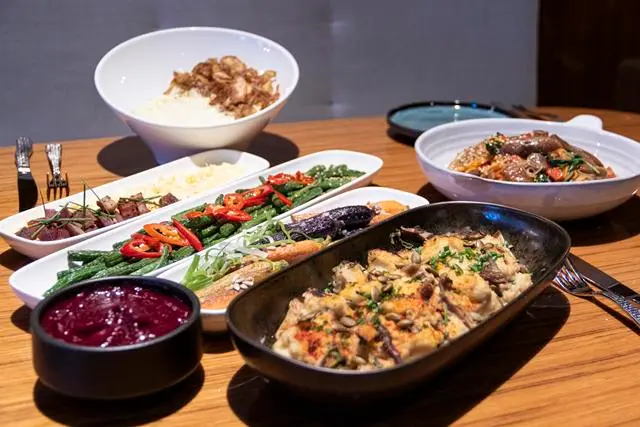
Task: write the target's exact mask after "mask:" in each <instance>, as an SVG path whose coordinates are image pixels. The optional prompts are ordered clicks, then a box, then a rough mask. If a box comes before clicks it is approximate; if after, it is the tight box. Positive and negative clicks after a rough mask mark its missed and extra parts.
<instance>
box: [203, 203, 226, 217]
mask: <svg viewBox="0 0 640 427" xmlns="http://www.w3.org/2000/svg"><path fill="white" fill-rule="evenodd" d="M228 210H229V208H228V207H226V206H220V205H207V207H206V208H205V209H204V214H205V215H208V216H212V217H216V216H218V215H220V214H221V213H224V212H227V211H228Z"/></svg>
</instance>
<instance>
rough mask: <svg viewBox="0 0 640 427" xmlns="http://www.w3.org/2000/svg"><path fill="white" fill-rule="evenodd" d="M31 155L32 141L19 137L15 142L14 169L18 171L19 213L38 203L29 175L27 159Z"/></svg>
mask: <svg viewBox="0 0 640 427" xmlns="http://www.w3.org/2000/svg"><path fill="white" fill-rule="evenodd" d="M32 153H33V141H31V139H29V138H27V137H24V136H21V137H20V138H18V139H17V140H16V168H17V169H18V204H19V205H18V208H19V210H20V212H22V211H24V210H27V209H31V208H32V207H34V206H35V205H36V202H37V201H38V186H37V185H36V182H35V181H34V179H33V175H31V166H30V163H29V159H30V157H31V154H32Z"/></svg>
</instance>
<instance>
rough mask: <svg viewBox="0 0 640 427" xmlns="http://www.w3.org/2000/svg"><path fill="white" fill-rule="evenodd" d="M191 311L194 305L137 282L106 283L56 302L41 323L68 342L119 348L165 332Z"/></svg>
mask: <svg viewBox="0 0 640 427" xmlns="http://www.w3.org/2000/svg"><path fill="white" fill-rule="evenodd" d="M190 314H191V308H190V307H189V306H188V305H187V304H185V303H184V302H183V301H182V300H181V299H180V298H178V297H176V296H173V295H169V294H165V293H162V292H159V291H156V290H154V289H149V288H145V287H140V286H134V285H127V284H124V285H120V286H113V285H104V286H98V287H94V288H92V289H89V290H86V291H82V292H79V293H78V294H76V295H73V296H71V297H68V298H66V299H61V300H59V301H57V302H55V303H54V304H53V305H52V306H51V307H49V308H48V309H47V311H46V312H45V313H44V314H43V316H42V318H41V320H40V323H41V324H42V327H43V328H44V330H45V331H46V332H47V333H48V334H50V335H51V336H53V337H54V338H58V339H60V340H63V341H66V342H68V343H72V344H78V345H85V346H92V347H116V346H121V345H128V344H135V343H140V342H144V341H149V340H152V339H154V338H158V337H161V336H163V335H166V334H168V333H169V332H171V331H173V330H174V329H176V328H177V327H178V326H180V325H182V324H183V323H185V322H186V321H187V319H188V318H189V315H190Z"/></svg>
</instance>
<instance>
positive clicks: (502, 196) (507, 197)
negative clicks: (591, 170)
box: [415, 115, 640, 221]
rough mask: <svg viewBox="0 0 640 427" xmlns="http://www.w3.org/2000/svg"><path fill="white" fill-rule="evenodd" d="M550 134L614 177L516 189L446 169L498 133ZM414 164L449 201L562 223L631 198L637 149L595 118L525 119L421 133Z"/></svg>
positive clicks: (638, 176)
mask: <svg viewBox="0 0 640 427" xmlns="http://www.w3.org/2000/svg"><path fill="white" fill-rule="evenodd" d="M535 129H539V130H545V131H547V132H552V133H555V134H557V135H558V136H560V137H561V138H563V139H564V140H566V141H567V142H568V143H570V144H572V145H575V146H577V147H580V148H582V149H584V150H586V151H588V152H590V153H591V154H593V155H595V156H596V157H597V158H598V159H600V161H602V163H603V164H604V165H606V166H611V168H613V170H614V172H615V173H616V175H617V177H616V178H612V179H604V180H598V181H588V182H566V183H519V182H504V181H495V180H490V179H485V178H480V177H477V176H473V175H470V174H466V173H461V172H456V171H452V170H450V169H448V165H449V163H450V162H451V161H452V160H453V159H454V157H455V156H456V155H457V154H458V153H459V152H460V151H462V150H463V149H464V148H465V147H468V146H469V145H473V144H475V143H478V142H479V141H481V140H483V139H484V138H486V137H488V136H490V135H492V134H494V133H496V132H501V133H504V134H506V135H515V134H519V133H523V132H529V131H531V130H535ZM415 150H416V155H417V158H418V163H419V164H420V167H421V168H422V171H423V172H424V174H425V175H426V176H427V178H428V180H429V182H430V183H431V184H432V185H433V186H434V187H435V188H436V189H437V190H438V191H440V192H441V193H442V194H444V195H445V196H447V197H448V198H450V199H452V200H468V201H481V202H490V203H498V204H502V205H508V206H513V207H515V208H520V209H523V210H526V211H529V212H533V213H536V214H538V215H542V216H544V217H547V218H549V219H552V220H556V221H562V220H571V219H578V218H586V217H589V216H593V215H597V214H599V213H602V212H605V211H608V210H610V209H613V208H615V207H616V206H619V205H620V204H622V203H624V202H625V201H627V200H628V199H629V198H631V197H632V196H633V195H634V193H635V192H636V191H637V189H638V187H640V144H639V143H637V142H636V141H634V140H631V139H629V138H625V137H623V136H621V135H617V134H615V133H611V132H607V131H605V130H602V121H601V120H600V119H599V118H598V117H595V116H586V115H582V116H577V117H574V118H573V119H571V120H569V121H568V122H565V123H557V122H542V121H538V120H527V119H477V120H469V121H463V122H455V123H449V124H446V125H441V126H437V127H434V128H432V129H430V130H428V131H426V132H424V133H423V134H422V135H420V137H419V138H418V139H417V141H416V144H415Z"/></svg>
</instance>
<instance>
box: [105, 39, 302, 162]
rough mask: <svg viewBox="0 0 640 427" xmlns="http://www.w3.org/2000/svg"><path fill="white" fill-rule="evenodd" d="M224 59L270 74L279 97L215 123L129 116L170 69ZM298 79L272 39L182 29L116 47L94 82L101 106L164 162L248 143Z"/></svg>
mask: <svg viewBox="0 0 640 427" xmlns="http://www.w3.org/2000/svg"><path fill="white" fill-rule="evenodd" d="M225 55H235V56H237V57H238V58H240V59H241V60H242V61H244V62H245V63H247V65H249V66H251V67H253V68H255V69H257V70H259V71H264V70H268V69H269V70H274V71H275V72H276V73H277V75H276V83H277V84H278V85H279V88H280V97H279V99H278V100H277V101H276V102H274V103H273V104H271V105H269V106H268V107H266V108H264V109H263V110H261V111H259V112H257V113H255V114H252V115H250V116H248V117H245V118H242V119H237V120H235V121H233V122H231V123H227V124H219V125H207V126H177V125H164V124H161V123H156V122H151V121H149V120H145V119H143V118H141V117H140V116H139V115H137V114H134V113H133V112H132V111H133V110H134V109H136V108H137V107H138V106H140V105H141V104H143V103H144V102H146V101H148V100H149V99H152V98H154V97H156V96H159V95H161V94H162V93H163V92H164V91H165V90H166V89H167V87H168V86H169V82H170V81H171V79H172V77H173V72H174V71H185V70H190V69H191V68H192V67H193V66H194V65H196V64H197V63H199V62H201V61H205V60H206V59H207V58H211V57H223V56H225ZM298 77H299V70H298V64H297V62H296V60H295V58H294V57H293V55H291V53H289V52H288V51H287V50H286V49H285V48H284V47H282V46H281V45H279V44H278V43H276V42H274V41H272V40H269V39H267V38H264V37H261V36H258V35H255V34H251V33H248V32H245V31H238V30H232V29H227V28H214V27H185V28H171V29H167V30H160V31H155V32H151V33H148V34H144V35H141V36H138V37H134V38H132V39H130V40H127V41H125V42H123V43H121V44H119V45H118V46H116V47H114V48H113V49H111V50H110V51H109V52H108V53H107V54H106V55H104V57H103V58H102V59H101V60H100V62H99V63H98V65H97V67H96V70H95V75H94V81H95V86H96V90H97V91H98V94H99V95H100V97H102V99H103V100H104V102H105V103H106V104H107V105H108V106H109V107H110V108H111V109H112V110H113V112H114V113H115V114H116V115H117V116H118V117H119V118H120V119H121V120H122V121H124V123H126V124H127V126H129V127H130V128H131V130H132V131H133V132H135V133H136V134H138V135H139V136H140V137H141V138H142V139H143V140H144V141H145V142H146V143H147V145H149V147H150V149H151V150H152V152H153V154H154V156H155V158H156V160H158V162H160V163H163V162H165V161H167V160H170V159H174V158H176V157H179V156H182V155H184V154H185V153H192V152H194V151H196V150H198V151H200V150H204V149H211V148H218V147H224V146H229V145H237V144H242V143H244V142H248V141H250V140H251V139H253V138H254V137H255V136H256V135H257V134H258V133H259V132H260V131H261V130H262V129H263V128H264V127H265V126H266V125H267V123H269V121H270V120H272V119H273V118H274V117H276V115H277V114H278V112H279V111H280V109H281V108H282V107H283V106H284V105H285V103H286V102H287V100H288V99H289V97H290V96H291V94H292V93H293V91H294V89H295V88H296V85H297V83H298Z"/></svg>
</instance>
